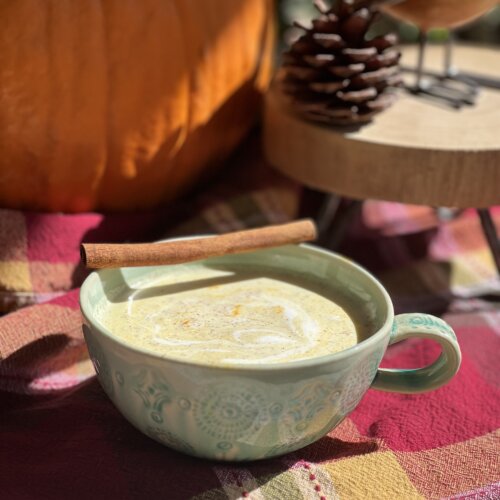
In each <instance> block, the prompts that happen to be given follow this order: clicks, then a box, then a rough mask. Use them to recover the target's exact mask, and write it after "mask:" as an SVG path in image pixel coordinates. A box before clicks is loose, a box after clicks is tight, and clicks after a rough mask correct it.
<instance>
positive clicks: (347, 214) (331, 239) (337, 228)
mask: <svg viewBox="0 0 500 500" xmlns="http://www.w3.org/2000/svg"><path fill="white" fill-rule="evenodd" d="M342 201H344V202H345V201H347V199H346V198H342V196H338V195H336V194H329V195H325V199H324V200H323V204H322V206H321V208H320V210H319V212H318V216H317V217H316V224H317V226H318V234H319V238H318V243H319V245H321V246H323V247H325V248H328V249H330V250H336V249H337V248H338V247H339V246H340V244H341V242H342V239H343V237H344V235H345V233H346V231H347V229H348V227H349V224H350V222H351V220H352V218H353V216H354V215H355V214H356V213H357V212H358V211H359V210H360V209H361V206H362V203H363V201H360V200H349V201H348V206H347V207H345V208H342V210H339V208H340V204H341V203H342Z"/></svg>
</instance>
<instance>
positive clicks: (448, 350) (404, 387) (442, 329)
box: [372, 314, 462, 394]
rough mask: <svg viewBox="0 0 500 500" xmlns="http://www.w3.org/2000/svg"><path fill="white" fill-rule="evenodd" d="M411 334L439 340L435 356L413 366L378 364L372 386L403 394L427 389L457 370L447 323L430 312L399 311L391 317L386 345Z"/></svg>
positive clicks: (455, 349) (452, 335) (454, 341)
mask: <svg viewBox="0 0 500 500" xmlns="http://www.w3.org/2000/svg"><path fill="white" fill-rule="evenodd" d="M411 337H422V338H427V339H431V340H435V341H436V342H439V343H440V344H441V349H442V351H441V354H440V356H439V358H438V359H437V360H436V361H435V362H434V363H432V364H431V365H429V366H426V367H424V368H417V369H415V370H402V369H389V368H379V369H378V370H377V374H376V376H375V380H374V381H373V383H372V388H373V389H379V390H381V391H388V392H401V393H405V394H413V393H418V392H427V391H432V390H434V389H437V388H438V387H441V386H442V385H444V384H446V383H447V382H448V381H449V380H450V379H451V378H452V377H453V376H454V375H455V373H457V371H458V369H459V367H460V361H461V359H462V355H461V353H460V347H459V345H458V342H457V337H456V336H455V332H454V331H453V329H452V328H451V326H450V325H448V324H447V323H445V322H444V321H443V320H442V319H439V318H436V317H435V316H431V315H430V314H399V315H398V316H396V317H395V318H394V323H393V325H392V331H391V339H390V341H389V345H391V344H396V343H397V342H401V341H402V340H405V339H408V338H411Z"/></svg>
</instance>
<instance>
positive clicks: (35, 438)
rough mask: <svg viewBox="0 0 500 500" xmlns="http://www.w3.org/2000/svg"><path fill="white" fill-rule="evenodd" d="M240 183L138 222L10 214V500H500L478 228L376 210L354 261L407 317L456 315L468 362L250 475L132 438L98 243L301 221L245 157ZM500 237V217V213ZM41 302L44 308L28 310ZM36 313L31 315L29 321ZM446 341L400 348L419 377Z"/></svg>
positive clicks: (373, 396)
mask: <svg viewBox="0 0 500 500" xmlns="http://www.w3.org/2000/svg"><path fill="white" fill-rule="evenodd" d="M234 162H235V163H237V164H238V172H237V178H238V180H239V182H238V185H240V186H245V189H244V190H243V191H242V190H240V191H238V190H235V188H234V185H235V183H234V182H233V180H234V177H232V174H231V173H229V174H227V173H226V174H224V175H223V177H222V178H223V181H222V182H219V183H217V184H216V185H215V186H213V187H212V188H210V189H209V190H207V189H205V191H204V193H200V194H199V195H198V196H196V197H192V198H190V199H189V200H186V201H185V202H184V203H179V204H178V205H177V206H176V207H175V209H170V210H161V211H157V212H155V213H147V214H136V215H132V216H131V215H127V216H124V215H106V216H105V215H102V214H80V215H57V214H52V215H49V214H36V213H22V212H17V211H9V210H1V211H0V305H1V307H2V309H3V311H4V312H5V311H7V310H11V311H13V310H14V309H17V310H15V311H13V312H10V313H9V314H5V315H4V316H3V317H0V409H1V410H0V421H1V426H0V429H1V430H0V432H1V435H0V457H1V462H0V463H1V467H0V485H1V488H2V497H3V498H6V499H17V498H19V499H24V498H70V497H72V496H74V495H77V496H78V497H92V498H120V499H126V498H148V497H158V498H167V499H169V500H171V499H177V498H179V499H184V498H196V499H200V500H201V499H207V500H215V499H236V498H251V499H255V500H257V499H258V500H261V499H280V500H281V499H317V500H324V499H337V498H340V499H358V498H359V499H369V498H373V499H391V500H392V499H405V500H406V499H414V498H415V499H416V498H461V499H465V498H467V499H493V498H500V482H499V481H500V461H499V451H500V431H499V427H500V425H499V424H500V398H499V394H500V388H499V386H500V377H499V370H498V366H499V364H498V353H499V352H500V351H499V344H500V340H499V338H500V307H499V306H498V302H496V301H495V299H496V298H497V297H498V294H499V292H500V286H499V281H498V278H497V277H496V275H495V271H494V268H493V263H492V260H491V256H490V255H489V253H488V250H487V248H486V246H485V242H484V238H483V236H482V234H481V231H480V227H479V223H478V220H477V218H476V216H475V214H474V212H472V211H465V212H463V213H461V214H459V215H458V216H456V217H454V218H453V219H452V220H451V221H449V222H447V223H442V222H441V223H440V222H439V221H438V219H437V217H436V212H435V211H433V210H431V209H429V208H427V207H413V206H403V205H399V204H395V203H382V202H374V201H368V202H366V203H365V204H364V207H363V213H362V217H360V219H359V220H356V221H353V224H352V227H351V230H350V233H349V234H348V236H347V237H346V239H345V242H344V245H343V248H342V252H343V253H347V254H349V255H350V256H352V257H353V258H355V259H356V260H358V261H360V262H361V263H362V264H364V265H365V266H367V267H368V268H370V269H371V270H372V271H373V272H375V274H376V275H377V276H378V277H379V278H380V279H381V280H382V281H383V282H384V284H385V285H386V286H387V288H388V290H389V291H390V293H391V295H392V297H393V299H394V302H395V307H396V310H397V312H404V311H416V310H420V311H423V312H432V313H434V314H442V315H444V317H445V318H446V320H447V321H449V322H450V323H451V324H452V326H453V327H454V328H455V331H456V333H457V336H458V339H459V342H460V344H461V346H462V350H463V364H462V367H461V369H460V371H459V373H458V375H457V376H456V377H455V379H454V380H453V381H452V382H451V383H450V384H448V385H447V386H445V387H443V388H441V389H438V390H436V391H434V392H432V393H428V394H423V395H398V394H389V393H382V392H377V391H374V390H370V391H368V393H367V394H366V396H365V397H364V399H363V400H362V402H361V404H360V405H359V407H358V408H357V409H356V410H355V411H354V412H353V413H352V414H351V415H350V416H349V418H347V419H346V420H345V421H344V422H343V423H342V424H341V425H340V426H339V427H338V428H337V429H335V430H334V431H332V432H331V433H330V434H329V435H328V436H325V437H323V438H322V439H320V440H319V441H318V442H317V443H315V444H312V445H310V446H308V447H306V448H304V449H302V450H299V451H297V452H294V453H292V454H289V455H286V456H283V457H280V458H276V459H271V460H266V461H261V462H255V463H248V464H244V465H239V464H227V463H217V462H208V461H203V460H198V459H194V458H190V457H187V456H184V455H181V454H179V453H176V452H174V451H172V450H170V449H168V448H165V447H162V446H161V445H159V444H157V443H156V442H154V441H152V440H150V439H149V438H147V437H145V436H143V435H142V434H141V433H139V432H138V431H137V430H135V429H134V428H132V427H131V426H130V424H128V423H127V422H126V421H125V419H123V418H122V417H121V416H120V415H119V413H118V412H117V410H116V409H115V408H114V407H113V406H112V404H111V403H110V402H109V400H108V399H107V398H106V396H105V395H104V393H103V391H102V390H101V388H100V387H99V385H98V384H97V382H96V380H95V377H94V372H93V368H92V366H91V363H90V362H89V359H88V356H87V351H86V348H85V345H84V342H83V339H82V334H81V330H80V313H79V310H78V288H77V287H78V285H79V283H80V282H81V280H82V279H83V277H84V275H85V273H84V271H83V269H81V267H80V266H79V264H78V261H79V256H78V246H79V243H80V242H81V241H82V240H84V241H103V240H106V241H124V240H128V241H144V240H149V239H156V238H160V237H162V236H170V235H179V234H196V233H208V232H224V231H229V230H234V229H240V228H244V227H250V226H259V225H264V224H266V223H276V222H282V221H285V220H288V219H291V218H293V217H295V216H296V215H297V211H298V208H299V201H300V189H299V188H298V187H297V186H296V185H294V184H293V183H291V182H289V181H286V180H284V179H283V178H281V177H279V176H277V175H276V174H273V173H272V172H270V171H269V170H268V169H267V168H266V167H265V165H263V164H262V162H261V161H260V160H259V158H258V157H255V156H252V155H249V154H245V155H244V157H240V158H236V159H235V160H234ZM495 217H496V221H497V223H500V212H498V211H496V212H495ZM28 304H31V305H28ZM21 306H26V307H23V308H20V307H21ZM437 354H438V348H437V347H436V345H434V344H433V343H432V342H427V341H423V340H410V341H406V342H404V343H401V344H398V345H396V346H393V347H391V348H389V350H388V352H387V355H386V357H385V358H384V361H383V365H384V366H390V367H407V368H408V367H415V366H421V365H423V364H427V363H429V362H431V361H432V360H433V359H435V357H436V356H437Z"/></svg>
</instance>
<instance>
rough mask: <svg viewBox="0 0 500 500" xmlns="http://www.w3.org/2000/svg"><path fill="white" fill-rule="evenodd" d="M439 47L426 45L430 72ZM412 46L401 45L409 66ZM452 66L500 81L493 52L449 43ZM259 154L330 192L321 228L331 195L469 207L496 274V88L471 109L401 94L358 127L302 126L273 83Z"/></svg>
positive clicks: (499, 159) (499, 158) (331, 209)
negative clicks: (475, 214)
mask: <svg viewBox="0 0 500 500" xmlns="http://www.w3.org/2000/svg"><path fill="white" fill-rule="evenodd" d="M443 50H444V48H443V47H441V46H432V47H429V48H428V49H427V53H426V68H428V69H429V70H434V71H437V70H439V69H440V64H441V62H442V51H443ZM416 57H417V50H416V47H414V46H409V47H406V48H404V49H403V57H402V61H403V62H404V64H405V65H411V64H414V63H415V61H416ZM454 58H455V61H456V65H457V67H459V68H460V69H462V70H466V71H468V72H471V73H479V74H484V75H487V76H490V77H496V78H500V50H499V49H489V48H479V47H471V46H458V47H456V50H455V52H454ZM263 137H264V150H265V154H266V156H267V159H268V160H269V162H270V163H271V165H273V166H274V167H275V168H277V169H278V170H280V171H281V172H282V173H284V174H286V175H288V176H290V177H292V178H293V179H295V180H297V181H299V182H301V183H302V184H304V185H305V186H307V187H310V188H314V189H318V190H320V191H323V192H325V193H329V194H330V196H329V198H328V199H327V201H326V204H325V206H324V208H323V210H322V215H321V217H320V220H318V224H319V226H320V229H323V230H326V228H328V227H331V226H332V224H331V223H332V220H333V218H334V217H335V213H336V206H337V205H338V197H339V196H342V197H346V198H349V199H352V200H364V199H368V198H374V199H383V200H387V201H397V202H401V203H412V204H420V205H431V206H435V207H457V208H467V207H474V208H476V209H477V210H478V213H479V216H480V219H481V223H482V226H483V230H484V233H485V236H486V238H487V240H488V243H489V246H490V248H491V251H492V254H493V256H494V261H495V265H496V267H497V269H498V272H499V273H500V241H499V239H498V235H497V232H496V228H495V225H494V222H493V220H492V217H491V213H490V210H489V207H491V206H493V205H496V204H500V90H499V89H490V88H481V90H480V94H479V96H478V98H477V103H476V104H475V105H474V106H470V107H464V108H462V109H459V110H457V109H453V108H451V107H447V106H446V105H445V104H444V103H442V102H440V101H437V100H430V99H428V98H424V97H420V96H415V95H411V94H410V93H407V92H404V91H401V92H400V98H399V100H398V101H397V102H396V104H395V105H394V106H393V107H392V108H390V109H389V110H387V111H385V112H384V113H382V114H381V115H380V116H378V117H376V119H375V120H374V121H373V123H371V124H368V125H366V126H364V127H358V128H352V129H345V128H342V129H340V128H334V127H328V126H323V125H319V124H315V123H309V122H306V121H304V120H303V119H301V118H299V117H298V116H296V115H295V114H293V113H291V112H290V111H288V110H287V109H286V106H285V105H284V104H283V102H282V100H281V98H280V95H279V94H278V91H277V90H276V89H272V90H271V91H270V92H269V93H268V95H267V97H266V106H265V112H264V133H263Z"/></svg>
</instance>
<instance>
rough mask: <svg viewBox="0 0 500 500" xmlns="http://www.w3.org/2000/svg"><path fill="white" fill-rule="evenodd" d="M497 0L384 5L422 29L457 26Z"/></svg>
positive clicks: (407, 0)
mask: <svg viewBox="0 0 500 500" xmlns="http://www.w3.org/2000/svg"><path fill="white" fill-rule="evenodd" d="M497 3H498V1H497V0H404V1H402V2H397V3H395V4H392V5H391V4H388V5H384V6H382V8H383V10H384V11H386V12H387V13H389V14H391V15H393V16H394V17H397V18H399V19H402V20H403V21H409V22H411V23H413V24H416V25H417V26H418V27H419V28H420V29H421V30H422V31H424V32H425V31H428V30H429V29H431V28H455V27H457V26H461V25H462V24H466V23H467V22H469V21H472V20H474V19H476V18H477V17H479V16H481V15H483V14H485V13H486V12H488V11H489V10H490V9H492V8H493V7H495V5H497Z"/></svg>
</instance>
